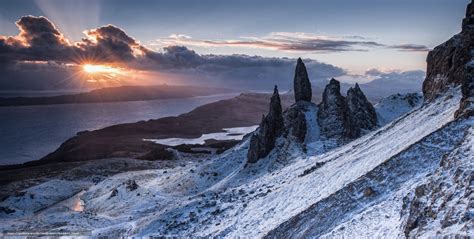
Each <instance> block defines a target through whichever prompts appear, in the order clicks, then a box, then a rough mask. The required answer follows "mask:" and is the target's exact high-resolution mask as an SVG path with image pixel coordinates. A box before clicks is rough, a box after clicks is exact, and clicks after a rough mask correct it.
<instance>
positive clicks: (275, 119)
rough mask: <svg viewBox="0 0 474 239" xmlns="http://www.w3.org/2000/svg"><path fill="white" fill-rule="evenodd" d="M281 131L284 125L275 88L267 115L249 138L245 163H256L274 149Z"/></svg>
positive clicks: (278, 96)
mask: <svg viewBox="0 0 474 239" xmlns="http://www.w3.org/2000/svg"><path fill="white" fill-rule="evenodd" d="M283 131H284V123H283V114H282V108H281V102H280V95H279V94H278V89H277V87H276V86H275V89H274V91H273V96H272V98H271V100H270V110H269V112H268V115H267V116H263V118H262V122H261V123H260V127H259V128H258V130H257V131H256V132H255V133H254V134H253V135H252V137H251V138H250V146H249V151H248V153H247V162H248V163H256V162H257V161H258V160H259V159H261V158H263V157H265V156H267V155H268V153H270V151H271V150H272V149H273V148H274V147H275V142H276V139H277V138H278V137H279V136H281V135H282V134H283Z"/></svg>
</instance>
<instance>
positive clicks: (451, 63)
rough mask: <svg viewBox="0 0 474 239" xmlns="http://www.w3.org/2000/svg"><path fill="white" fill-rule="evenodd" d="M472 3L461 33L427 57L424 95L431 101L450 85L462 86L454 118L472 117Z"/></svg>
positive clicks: (473, 94)
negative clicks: (460, 97) (458, 107)
mask: <svg viewBox="0 0 474 239" xmlns="http://www.w3.org/2000/svg"><path fill="white" fill-rule="evenodd" d="M473 49H474V3H473V2H471V3H470V4H469V5H468V7H467V10H466V17H465V18H464V20H463V23H462V31H461V33H459V34H457V35H455V36H454V37H452V38H451V39H449V40H448V41H446V42H445V43H443V44H441V45H439V46H437V47H435V48H434V49H433V50H432V51H430V52H429V54H428V57H427V64H428V67H427V72H426V79H425V81H424V82H423V95H424V97H425V99H426V100H428V101H431V100H433V99H434V98H436V96H438V95H440V94H441V93H443V92H445V91H446V90H447V89H448V88H449V87H450V86H459V85H461V86H462V93H463V99H462V100H461V107H460V110H459V111H458V112H457V113H456V117H459V116H461V115H468V116H469V115H471V116H472V115H473V114H474V113H473V109H472V100H473V99H472V97H473V96H474V89H473V88H474V86H473V84H474V83H473V80H474V79H473V76H474V74H473V71H474V70H473V67H474V52H473Z"/></svg>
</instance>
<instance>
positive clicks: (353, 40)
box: [154, 32, 428, 53]
mask: <svg viewBox="0 0 474 239" xmlns="http://www.w3.org/2000/svg"><path fill="white" fill-rule="evenodd" d="M154 44H155V45H170V44H178V45H186V46H201V47H244V48H259V49H267V50H280V51H288V52H312V53H331V52H344V51H369V50H370V49H376V48H389V49H396V50H399V51H427V50H428V47H426V46H423V45H417V44H403V45H387V44H383V43H379V42H376V41H371V40H369V39H368V38H365V37H362V36H343V37H336V36H326V35H316V34H311V33H304V32H272V33H270V34H268V35H267V36H263V37H242V38H241V39H237V40H200V39H193V38H192V37H190V36H187V35H183V34H172V35H170V36H169V37H167V38H161V39H157V40H156V42H155V43H154Z"/></svg>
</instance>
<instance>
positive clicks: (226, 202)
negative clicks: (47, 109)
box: [0, 89, 472, 238]
mask: <svg viewBox="0 0 474 239" xmlns="http://www.w3.org/2000/svg"><path fill="white" fill-rule="evenodd" d="M459 100H460V94H459V89H455V90H452V91H450V92H448V93H447V95H446V96H445V97H440V98H439V99H438V100H436V101H434V102H432V103H429V104H423V105H420V106H419V108H416V109H415V110H413V111H410V110H411V109H412V108H410V109H407V111H410V112H409V113H407V114H405V115H403V116H402V117H400V118H397V119H395V120H394V121H392V122H390V123H388V124H386V125H385V126H383V127H381V128H379V129H377V130H375V131H373V132H370V133H368V134H366V135H365V136H362V137H361V138H359V139H357V140H354V141H352V142H350V143H348V144H346V145H342V146H339V147H338V146H337V145H335V144H336V142H332V141H328V140H326V139H324V138H321V137H320V136H319V129H318V126H317V119H316V117H313V115H314V114H315V113H316V110H317V109H314V110H312V111H311V112H310V113H308V114H307V115H306V117H307V121H308V122H311V124H310V125H308V132H309V134H308V135H307V138H306V140H305V142H306V143H307V145H308V146H307V147H308V149H307V151H306V152H307V153H304V150H302V148H301V145H299V144H297V143H295V142H292V141H286V140H284V139H279V140H278V142H277V144H278V147H279V148H280V150H278V151H272V153H270V154H269V155H268V156H267V157H266V158H264V159H262V160H260V161H259V162H258V163H256V164H253V165H246V163H245V160H246V153H247V150H248V140H245V141H243V142H242V143H241V144H239V145H237V146H236V147H234V148H232V149H229V150H228V151H226V152H224V153H223V154H221V155H217V156H215V157H213V158H211V159H208V160H205V161H199V162H196V161H186V162H183V163H182V165H181V166H180V167H175V168H168V169H159V170H155V169H151V170H141V171H135V172H126V173H121V174H117V175H114V176H112V177H108V178H106V179H105V180H102V181H100V182H92V181H88V180H81V181H50V182H46V183H43V184H40V185H38V186H35V187H32V188H29V189H27V190H25V191H24V192H23V193H22V195H21V194H19V195H18V196H16V197H10V198H8V199H7V200H5V201H3V202H0V207H5V208H9V209H10V210H14V211H15V212H14V213H10V214H8V215H2V216H1V217H0V230H5V229H9V230H12V229H16V230H19V229H29V228H36V229H54V230H60V229H63V230H72V229H75V230H79V229H80V230H90V231H92V234H93V235H95V236H100V235H108V236H132V235H133V236H180V237H183V236H184V237H186V236H192V237H201V236H202V237H209V236H212V237H228V238H235V237H248V238H256V237H263V236H265V235H269V236H275V235H279V236H281V237H306V236H309V237H318V236H325V237H328V238H331V237H368V236H371V237H391V238H396V237H401V236H403V234H402V233H403V232H402V230H401V228H400V225H401V222H402V221H403V217H401V216H400V215H399V214H397V213H398V212H399V210H400V208H401V206H402V205H401V203H402V202H401V201H402V198H403V196H404V195H405V194H407V193H408V192H410V191H411V190H412V189H413V188H414V187H416V185H418V184H421V183H423V182H425V181H426V175H427V174H430V173H432V172H434V171H435V170H436V168H437V167H438V165H439V161H440V160H441V158H442V156H443V155H445V154H449V153H451V152H452V151H453V150H454V149H455V148H456V147H458V146H459V145H463V144H466V143H467V142H465V138H464V137H463V136H464V134H465V132H466V131H467V130H468V129H469V128H471V127H472V122H470V121H457V122H452V123H450V122H451V121H453V114H454V112H455V111H456V109H457V108H458V107H459ZM380 112H381V111H378V113H380ZM389 113H390V114H391V115H390V117H392V118H393V117H394V115H395V113H393V112H389ZM403 113H405V112H403ZM382 114H383V112H382ZM387 118H388V116H387ZM253 129H255V128H253ZM232 130H233V129H228V131H227V132H224V133H222V134H234V133H235V132H237V133H242V134H243V132H244V131H245V130H250V128H249V129H245V130H243V129H234V130H235V131H232ZM231 132H232V133H231ZM246 132H247V131H246ZM221 136H222V135H221ZM213 137H217V136H215V135H214V136H213ZM201 138H202V137H201ZM201 138H200V139H201ZM194 140H197V139H194ZM177 141H179V140H177ZM177 141H168V142H167V143H168V144H173V143H174V142H177ZM179 142H183V141H179ZM193 142H202V139H201V141H193ZM51 185H61V187H60V188H59V189H58V188H57V189H53V188H51ZM63 189H64V190H63ZM38 190H43V191H44V192H45V193H44V194H43V195H41V197H34V198H31V196H29V195H30V194H31V193H37V191H38ZM355 199H357V200H355ZM0 214H1V213H0Z"/></svg>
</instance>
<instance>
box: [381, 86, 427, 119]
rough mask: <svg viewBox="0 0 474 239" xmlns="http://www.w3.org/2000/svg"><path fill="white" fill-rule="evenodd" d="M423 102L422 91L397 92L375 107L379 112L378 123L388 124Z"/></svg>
mask: <svg viewBox="0 0 474 239" xmlns="http://www.w3.org/2000/svg"><path fill="white" fill-rule="evenodd" d="M422 103H423V96H422V95H421V94H420V93H408V94H395V95H391V96H388V97H386V98H383V99H382V100H380V102H378V103H377V104H376V105H375V106H374V108H375V110H376V112H377V119H378V124H379V125H380V126H383V125H386V124H387V123H389V122H391V121H393V120H394V119H396V118H398V117H400V116H402V115H403V114H405V113H408V112H409V111H411V110H413V109H415V108H417V107H419V106H420V105H421V104H422Z"/></svg>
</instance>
